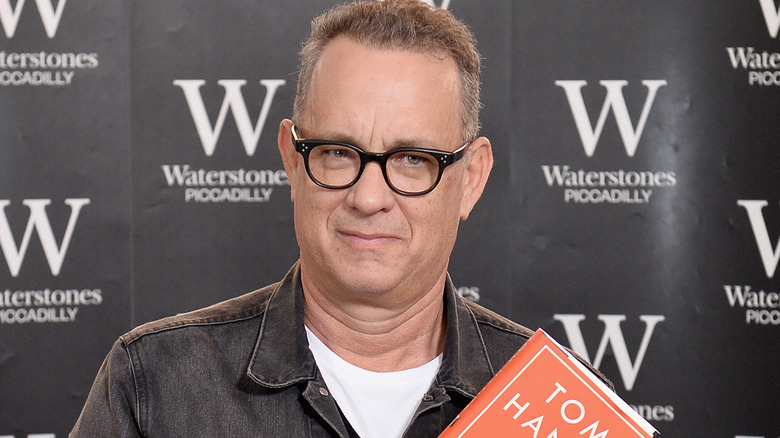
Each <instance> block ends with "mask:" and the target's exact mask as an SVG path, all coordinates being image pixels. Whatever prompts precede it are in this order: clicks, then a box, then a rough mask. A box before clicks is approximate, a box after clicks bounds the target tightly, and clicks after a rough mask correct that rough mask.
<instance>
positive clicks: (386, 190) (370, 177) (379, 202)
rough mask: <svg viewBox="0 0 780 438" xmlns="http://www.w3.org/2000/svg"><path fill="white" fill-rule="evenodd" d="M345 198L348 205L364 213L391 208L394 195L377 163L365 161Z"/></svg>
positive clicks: (393, 203) (393, 202)
mask: <svg viewBox="0 0 780 438" xmlns="http://www.w3.org/2000/svg"><path fill="white" fill-rule="evenodd" d="M346 200H347V203H348V204H349V205H350V207H353V208H355V209H357V210H359V211H360V212H361V213H363V214H366V215H369V214H373V213H377V212H380V211H388V210H390V209H392V207H393V205H395V195H394V192H393V189H391V188H390V186H389V185H387V182H386V181H385V177H384V175H383V173H382V166H381V165H380V164H379V163H377V162H368V163H366V167H365V168H364V169H363V174H362V175H360V179H358V181H357V182H356V183H355V185H353V186H352V187H351V188H350V189H349V194H348V195H347V199H346Z"/></svg>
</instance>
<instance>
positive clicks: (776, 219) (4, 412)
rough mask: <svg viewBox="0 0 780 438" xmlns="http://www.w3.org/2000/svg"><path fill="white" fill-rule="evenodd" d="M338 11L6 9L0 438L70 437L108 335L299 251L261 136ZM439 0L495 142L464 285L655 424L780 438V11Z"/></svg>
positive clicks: (463, 263)
mask: <svg viewBox="0 0 780 438" xmlns="http://www.w3.org/2000/svg"><path fill="white" fill-rule="evenodd" d="M336 3H337V1H334V0H330V1H326V0H307V1H306V2H298V3H296V4H292V3H291V2H290V1H286V0H253V1H248V0H229V1H218V2H215V1H213V0H146V1H129V2H127V1H118V0H100V1H97V0H58V1H56V0H26V1H25V0H0V29H2V32H1V33H0V247H2V253H1V254H0V437H3V438H9V437H13V438H25V437H36V438H51V437H56V438H64V437H66V436H67V433H68V431H69V430H70V428H71V426H72V424H73V423H74V421H75V420H76V417H77V416H78V413H79V411H80V409H81V406H82V404H83V402H84V400H85V398H86V396H87V393H88V391H89V388H90V386H91V383H92V380H93V378H94V376H95V373H96V372H97V370H98V367H99V366H100V363H101V361H102V360H103V357H104V356H105V354H106V353H107V351H108V349H109V347H110V345H111V343H112V342H113V341H114V340H115V339H116V338H117V337H118V336H119V335H120V334H122V333H123V332H125V331H127V330H129V329H130V328H132V327H134V326H135V325H138V324H140V323H143V322H146V321H150V320H152V319H157V318H160V317H163V316H167V315H172V314H176V313H179V312H183V311H187V310H192V309H195V308H199V307H203V306H206V305H208V304H212V303H214V302H217V301H220V300H223V299H227V298H230V297H234V296H237V295H239V294H242V293H244V292H247V291H250V290H253V289H256V288H258V287H260V286H263V285H266V284H268V283H271V282H274V281H277V280H278V279H280V278H281V277H282V276H283V275H284V273H285V272H286V270H287V269H288V268H289V266H290V265H291V264H293V263H294V262H295V260H296V258H297V247H296V245H295V238H294V234H293V227H292V206H291V203H290V200H289V195H290V191H289V184H288V181H287V178H286V175H285V173H284V171H283V167H282V164H281V160H280V159H279V157H278V156H277V150H276V145H275V142H276V132H277V128H278V123H279V122H280V120H281V119H282V118H284V117H288V116H289V115H290V113H291V108H292V101H293V95H294V89H295V81H296V71H297V68H298V66H297V63H298V61H297V52H298V49H299V47H300V42H301V41H302V40H303V39H304V38H305V37H306V36H307V33H308V29H309V22H310V20H311V18H312V17H313V16H315V15H317V14H318V13H320V12H321V11H323V10H325V9H327V8H329V7H331V6H333V5H334V4H336ZM429 3H432V4H434V5H435V6H436V7H441V8H447V9H449V10H451V11H452V12H453V13H454V14H455V15H456V16H458V17H459V18H461V19H462V20H464V21H465V22H466V23H467V24H468V25H469V26H470V27H471V29H472V30H473V31H474V32H475V34H476V35H477V38H478V40H479V44H480V49H481V51H482V54H483V56H484V58H485V60H484V76H483V83H484V103H485V109H484V111H483V125H484V130H483V132H484V134H485V135H486V136H488V137H489V138H490V139H491V140H492V142H493V145H494V151H495V155H496V166H495V168H494V173H493V175H492V179H491V181H490V182H489V184H488V188H487V191H486V193H485V195H484V198H483V199H482V200H481V201H480V203H479V205H478V206H477V209H476V211H475V213H474V214H473V215H472V217H471V218H470V219H469V220H468V221H467V222H466V223H464V224H463V227H462V229H461V233H460V238H459V241H458V244H457V245H456V249H455V254H454V256H453V258H452V263H451V274H452V277H453V279H454V280H455V282H456V285H458V287H459V289H458V292H459V293H460V294H461V295H463V296H465V297H467V298H469V299H472V300H474V301H477V302H479V303H481V304H483V305H485V306H487V307H489V308H492V309H494V310H497V311H499V312H500V313H502V314H504V315H506V316H508V317H510V318H512V319H514V320H516V321H518V322H520V323H522V324H525V325H527V326H529V327H531V328H536V327H543V328H545V329H546V330H547V331H548V332H550V333H551V334H552V335H553V336H554V337H556V338H557V339H558V340H560V341H561V342H562V343H564V344H567V345H570V346H571V347H572V348H573V349H575V350H576V351H578V352H579V353H580V354H582V355H583V356H584V357H586V358H588V359H589V360H590V361H591V362H592V363H593V364H594V365H595V366H596V367H598V368H599V369H601V370H602V371H603V372H604V373H605V374H607V375H608V376H609V377H610V378H611V379H612V380H613V381H614V383H615V385H616V387H617V391H618V393H619V394H620V395H621V396H622V397H624V398H625V399H626V400H627V401H628V402H629V403H630V404H631V405H632V407H634V408H635V409H636V410H637V411H638V412H639V413H640V414H641V415H642V416H644V417H645V418H647V419H648V420H649V421H650V422H651V423H653V424H654V425H655V426H656V427H657V428H658V429H659V430H660V431H661V432H662V436H669V437H727V438H735V437H755V438H759V437H761V438H770V437H771V438H776V437H780V415H779V414H778V413H779V412H780V377H779V376H780V374H778V370H779V369H780V368H779V367H780V281H779V279H780V273H778V272H777V271H778V264H779V261H780V123H779V122H780V117H779V116H780V40H778V31H779V30H780V6H778V4H777V3H776V0H743V1H723V2H713V1H711V0H680V1H657V0H641V1H622V2H616V1H607V0H587V1H583V0H547V1H532V0H491V1H484V0H436V1H433V0H429Z"/></svg>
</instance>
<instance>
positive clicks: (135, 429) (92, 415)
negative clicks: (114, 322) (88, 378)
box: [69, 340, 144, 438]
mask: <svg viewBox="0 0 780 438" xmlns="http://www.w3.org/2000/svg"><path fill="white" fill-rule="evenodd" d="M133 371H134V370H133V365H132V362H131V360H130V355H129V354H128V351H127V349H126V347H125V345H124V344H123V343H122V342H121V340H119V341H117V342H116V343H114V346H113V347H112V348H111V351H110V352H109V353H108V356H106V359H105V360H104V361H103V365H102V366H101V367H100V371H98V374H97V377H96V378H95V382H94V383H93V384H92V389H91V390H90V392H89V396H88V397H87V402H86V404H85V405H84V408H83V409H82V411H81V415H80V416H79V418H78V420H77V421H76V425H75V426H74V427H73V430H72V431H71V433H70V435H69V437H70V438H87V437H89V438H99V437H106V438H108V437H111V438H133V437H143V436H144V435H143V434H142V433H141V430H140V427H139V422H138V419H139V416H138V409H139V404H138V400H139V398H138V389H137V388H138V387H137V385H136V379H135V374H134V372H133Z"/></svg>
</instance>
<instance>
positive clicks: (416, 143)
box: [311, 132, 442, 150]
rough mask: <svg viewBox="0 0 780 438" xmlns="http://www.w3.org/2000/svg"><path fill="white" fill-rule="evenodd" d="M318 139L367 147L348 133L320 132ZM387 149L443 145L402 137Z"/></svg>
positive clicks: (421, 139) (429, 147)
mask: <svg viewBox="0 0 780 438" xmlns="http://www.w3.org/2000/svg"><path fill="white" fill-rule="evenodd" d="M311 138H314V137H311ZM317 139H318V140H332V141H337V142H340V143H349V144H351V145H353V146H357V147H359V148H360V149H365V145H363V144H361V143H360V142H359V141H358V140H357V139H356V138H355V137H353V136H352V135H350V134H348V133H343V132H342V133H337V132H331V133H324V134H321V135H320V134H318V137H317ZM387 146H388V149H387V150H393V149H400V148H423V149H441V148H442V146H441V145H438V144H436V143H434V142H432V141H430V140H428V139H424V138H401V139H398V140H394V141H393V142H392V143H390V144H388V145H387Z"/></svg>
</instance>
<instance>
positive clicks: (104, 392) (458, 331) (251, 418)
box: [70, 264, 532, 438]
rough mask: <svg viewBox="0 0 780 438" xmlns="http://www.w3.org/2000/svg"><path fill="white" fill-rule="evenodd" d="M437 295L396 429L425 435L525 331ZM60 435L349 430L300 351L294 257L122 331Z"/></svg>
mask: <svg viewBox="0 0 780 438" xmlns="http://www.w3.org/2000/svg"><path fill="white" fill-rule="evenodd" d="M444 294H445V307H446V310H445V311H446V316H447V331H446V335H445V342H444V354H443V358H442V363H441V367H440V369H439V371H438V374H437V376H436V379H435V381H434V383H433V384H432V385H431V388H430V390H429V391H428V393H427V394H425V396H424V397H423V399H422V400H421V401H420V405H419V407H418V408H417V411H416V413H415V414H414V418H413V420H412V423H411V424H410V425H409V427H408V429H407V431H406V433H405V434H404V436H406V437H436V436H437V435H438V434H439V433H440V432H441V431H442V430H443V429H444V428H445V427H446V426H447V425H448V424H449V423H450V422H451V421H452V420H453V419H454V418H455V416H456V415H457V414H458V413H459V412H460V411H461V410H462V409H463V408H464V407H465V406H466V404H468V402H469V401H471V399H472V398H474V396H475V395H476V394H477V392H479V390H480V389H481V388H482V387H483V386H484V385H485V384H486V383H487V382H488V380H490V378H491V377H492V376H493V375H494V374H495V373H496V372H497V371H498V370H499V369H500V368H501V366H502V365H503V364H504V363H505V362H506V361H507V360H509V358H510V357H511V356H512V355H513V354H514V353H515V352H516V351H517V349H518V348H520V346H522V345H523V343H524V342H525V341H526V340H527V339H528V338H529V337H530V336H531V334H532V333H531V331H530V330H528V329H527V328H525V327H523V326H520V325H518V324H515V323H513V322H511V321H509V320H508V319H506V318H503V317H501V316H499V315H497V314H495V313H493V312H491V311H489V310H487V309H485V308H483V307H481V306H479V305H476V304H474V303H472V302H470V301H467V300H464V299H462V298H461V297H460V296H458V295H457V294H456V293H455V288H454V287H453V285H452V283H451V281H449V280H448V281H447V284H446V287H445V290H444ZM70 436H71V437H73V438H82V437H84V438H86V437H89V438H96V437H112V438H119V437H188V438H195V437H209V438H214V437H253V438H257V437H348V436H349V434H348V426H347V425H345V422H344V420H343V417H342V416H341V414H340V411H339V409H338V407H337V405H336V403H335V401H334V400H333V397H331V396H330V394H329V392H328V390H327V387H326V386H325V383H324V381H323V379H322V376H321V375H320V372H319V370H318V368H317V365H316V363H315V362H314V357H313V356H312V354H311V352H310V351H309V347H308V343H307V340H306V333H305V331H304V325H303V290H302V286H301V281H300V271H299V267H298V265H297V264H296V265H295V266H294V267H293V268H292V269H291V270H290V272H288V274H287V276H286V277H285V278H284V279H283V280H282V281H281V282H279V283H277V284H274V285H271V286H268V287H265V288H263V289H260V290H258V291H255V292H251V293H249V294H246V295H243V296H240V297H237V298H234V299H231V300H228V301H225V302H223V303H219V304H216V305H214V306H211V307H208V308H205V309H202V310H198V311H195V312H191V313H187V314H183V315H178V316H175V317H170V318H165V319H162V320H159V321H155V322H151V323H148V324H145V325H142V326H140V327H138V328H136V329H134V330H132V331H131V332H129V333H127V334H125V335H123V336H121V337H120V338H119V340H118V341H117V342H116V343H115V344H114V346H113V348H112V349H111V351H110V353H109V354H108V356H107V357H106V359H105V361H104V363H103V365H102V367H101V368H100V371H99V372H98V375H97V377H96V380H95V383H94V385H93V387H92V390H91V392H90V394H89V397H88V399H87V402H86V405H85V406H84V409H83V411H82V413H81V416H80V417H79V419H78V422H77V423H76V425H75V427H74V429H73V431H72V432H71V435H70Z"/></svg>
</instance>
